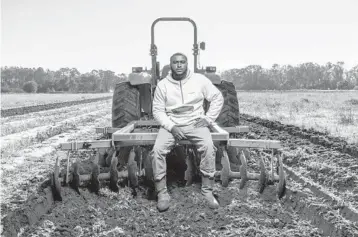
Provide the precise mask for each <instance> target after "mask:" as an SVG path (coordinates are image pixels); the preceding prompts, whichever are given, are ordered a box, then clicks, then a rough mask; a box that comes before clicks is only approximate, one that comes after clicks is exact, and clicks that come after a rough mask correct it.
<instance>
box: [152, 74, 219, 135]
mask: <svg viewBox="0 0 358 237" xmlns="http://www.w3.org/2000/svg"><path fill="white" fill-rule="evenodd" d="M204 99H206V100H208V101H209V102H210V108H209V110H208V111H207V113H206V114H205V111H204V107H203V105H204ZM223 104H224V98H223V95H222V94H221V92H220V91H219V90H218V89H217V88H216V87H215V86H214V85H213V83H212V82H211V81H210V80H209V79H208V78H207V77H205V76H204V75H202V74H199V73H192V72H191V71H190V70H189V69H188V72H187V75H186V77H185V78H184V79H182V80H180V81H176V80H175V79H173V78H172V75H171V72H170V73H169V74H168V75H167V76H166V77H165V78H164V79H162V80H161V81H159V82H158V84H157V87H156V89H155V93H154V99H153V116H154V119H155V120H156V121H157V122H158V123H159V124H160V125H161V126H162V127H164V128H165V129H167V130H168V131H171V129H172V128H173V126H179V127H181V126H189V125H193V124H194V123H195V122H196V121H197V120H198V119H200V118H206V119H207V120H208V121H209V122H210V123H213V122H215V120H216V119H217V117H218V116H219V114H220V112H221V109H222V107H223Z"/></svg>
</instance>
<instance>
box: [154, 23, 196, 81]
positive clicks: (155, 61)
mask: <svg viewBox="0 0 358 237" xmlns="http://www.w3.org/2000/svg"><path fill="white" fill-rule="evenodd" d="M159 21H189V22H190V23H191V24H192V25H193V27H194V44H193V47H194V48H193V51H194V52H193V55H194V72H197V71H198V68H197V60H198V59H197V55H198V51H199V49H198V30H197V27H196V24H195V22H194V21H193V20H192V19H190V18H188V17H161V18H158V19H156V20H155V21H154V22H153V23H152V27H151V44H150V54H151V56H152V75H153V81H152V84H154V85H156V84H157V80H156V79H157V78H158V76H159V75H156V72H157V70H156V69H157V68H156V67H157V46H156V45H155V43H154V27H155V25H156V24H157V23H158V22H159ZM158 71H159V70H158Z"/></svg>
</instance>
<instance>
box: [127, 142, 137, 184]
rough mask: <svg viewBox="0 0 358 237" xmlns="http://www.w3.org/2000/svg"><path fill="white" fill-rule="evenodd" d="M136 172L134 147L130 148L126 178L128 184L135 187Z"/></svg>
mask: <svg viewBox="0 0 358 237" xmlns="http://www.w3.org/2000/svg"><path fill="white" fill-rule="evenodd" d="M137 172H138V166H137V162H136V160H135V152H134V149H132V150H131V151H130V153H129V158H128V179H129V183H130V186H131V187H132V188H136V187H137V186H138V176H137Z"/></svg>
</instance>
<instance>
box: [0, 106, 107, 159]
mask: <svg viewBox="0 0 358 237" xmlns="http://www.w3.org/2000/svg"><path fill="white" fill-rule="evenodd" d="M108 112H109V109H108V108H104V109H102V110H99V111H96V112H91V113H87V114H83V115H80V116H77V117H74V118H69V119H65V120H62V121H61V122H58V123H56V124H55V125H52V126H51V125H50V126H48V125H47V126H42V127H37V128H33V129H30V130H27V131H24V132H20V133H15V134H11V135H7V136H4V137H1V138H0V141H1V156H2V157H3V158H4V157H8V156H10V155H12V154H14V152H15V153H16V151H17V150H20V149H23V148H25V147H27V146H30V145H32V144H35V143H41V142H42V141H44V140H46V139H48V138H50V137H52V136H55V135H58V134H61V133H63V132H66V131H69V130H74V129H76V127H77V124H78V123H83V122H90V121H92V120H94V119H96V118H97V117H100V116H104V115H106V114H108Z"/></svg>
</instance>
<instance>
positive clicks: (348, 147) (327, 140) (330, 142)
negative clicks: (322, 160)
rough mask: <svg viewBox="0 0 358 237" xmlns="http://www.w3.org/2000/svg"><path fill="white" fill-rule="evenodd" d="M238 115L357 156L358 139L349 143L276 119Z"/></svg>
mask: <svg viewBox="0 0 358 237" xmlns="http://www.w3.org/2000/svg"><path fill="white" fill-rule="evenodd" d="M240 117H241V118H242V119H243V120H245V121H248V122H252V123H255V124H258V125H262V126H264V127H267V128H270V129H272V130H277V131H285V132H287V133H288V134H290V135H293V136H296V137H299V138H302V139H305V140H309V141H310V142H311V143H314V144H317V145H321V146H324V147H326V148H332V149H334V150H337V151H339V152H342V153H346V154H349V155H351V156H353V157H355V158H358V141H357V142H356V143H352V144H349V143H347V142H346V141H345V140H344V139H342V138H338V137H333V136H330V135H328V134H326V133H322V132H318V131H315V130H313V129H301V128H299V127H297V126H294V125H285V124H282V123H280V122H277V121H271V120H267V119H261V118H258V117H254V116H251V115H247V114H241V115H240Z"/></svg>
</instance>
